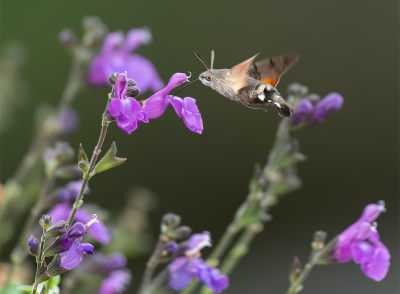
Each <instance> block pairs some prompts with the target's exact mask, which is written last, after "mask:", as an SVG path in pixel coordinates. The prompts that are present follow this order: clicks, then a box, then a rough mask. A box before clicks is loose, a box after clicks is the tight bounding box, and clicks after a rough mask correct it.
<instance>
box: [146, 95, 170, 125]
mask: <svg viewBox="0 0 400 294" xmlns="http://www.w3.org/2000/svg"><path fill="white" fill-rule="evenodd" d="M169 103H170V102H169V100H168V99H165V98H164V97H162V96H160V95H157V96H156V95H153V96H152V97H150V98H149V99H147V100H144V101H143V106H142V108H143V110H144V111H145V112H146V113H147V118H148V119H155V118H159V117H160V116H161V115H163V114H164V112H165V110H166V109H167V107H168V105H169Z"/></svg>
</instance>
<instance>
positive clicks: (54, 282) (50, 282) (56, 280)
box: [47, 276, 61, 289]
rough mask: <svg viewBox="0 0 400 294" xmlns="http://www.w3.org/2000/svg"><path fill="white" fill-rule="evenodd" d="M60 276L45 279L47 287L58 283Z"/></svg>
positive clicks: (50, 287)
mask: <svg viewBox="0 0 400 294" xmlns="http://www.w3.org/2000/svg"><path fill="white" fill-rule="evenodd" d="M60 281H61V278H60V276H55V277H52V278H51V279H50V280H48V281H47V288H49V289H52V288H53V287H56V286H57V285H58V284H60Z"/></svg>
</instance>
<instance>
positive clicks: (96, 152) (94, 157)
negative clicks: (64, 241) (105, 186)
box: [68, 89, 114, 228]
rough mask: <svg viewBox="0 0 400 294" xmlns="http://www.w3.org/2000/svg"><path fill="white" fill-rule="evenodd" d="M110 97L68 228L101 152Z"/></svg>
mask: <svg viewBox="0 0 400 294" xmlns="http://www.w3.org/2000/svg"><path fill="white" fill-rule="evenodd" d="M113 92H114V89H113V91H112V93H113ZM110 98H111V94H110V96H109V99H108V100H107V107H106V110H105V111H104V114H103V120H102V123H101V132H100V137H99V141H98V142H97V145H96V147H95V148H94V151H93V155H92V159H91V160H90V164H89V168H88V170H87V171H86V172H84V173H83V182H82V187H81V190H80V191H79V194H78V197H77V198H76V200H75V203H74V205H73V206H72V211H71V214H70V215H69V218H68V227H69V228H70V227H71V225H72V223H73V221H74V217H75V214H76V212H77V210H78V209H79V207H80V206H81V205H82V203H83V193H84V191H85V188H86V186H87V184H88V183H89V180H90V174H91V173H92V171H93V170H94V167H95V164H96V162H97V159H98V158H99V155H100V152H101V147H102V146H103V143H104V140H105V138H106V134H107V129H108V126H109V124H110V121H109V120H108V119H107V118H106V115H107V112H108V107H109V106H110V100H111V99H110Z"/></svg>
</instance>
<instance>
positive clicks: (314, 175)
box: [1, 0, 399, 294]
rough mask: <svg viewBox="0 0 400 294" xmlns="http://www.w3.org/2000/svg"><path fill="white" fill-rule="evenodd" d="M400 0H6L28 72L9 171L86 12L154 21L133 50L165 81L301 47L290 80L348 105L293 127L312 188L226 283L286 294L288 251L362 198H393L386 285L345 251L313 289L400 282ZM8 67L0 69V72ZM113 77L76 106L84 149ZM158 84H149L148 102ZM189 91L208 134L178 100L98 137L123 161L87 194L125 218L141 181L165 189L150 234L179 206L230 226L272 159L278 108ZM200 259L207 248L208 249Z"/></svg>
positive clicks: (293, 199)
mask: <svg viewBox="0 0 400 294" xmlns="http://www.w3.org/2000/svg"><path fill="white" fill-rule="evenodd" d="M398 11H399V10H398V2H397V1H385V3H383V2H380V1H355V0H346V1H345V0H341V1H317V0H309V1H293V0H284V1H196V2H194V1H141V2H139V1H114V2H112V1H77V0H74V1H63V2H61V1H50V0H43V1H22V0H13V1H2V9H1V28H2V30H1V43H2V45H4V44H5V43H6V42H7V41H20V42H21V43H22V44H23V45H24V46H26V48H27V50H28V52H29V58H28V61H27V64H26V65H25V67H24V68H23V72H22V76H21V78H22V79H23V80H25V81H26V83H27V84H28V87H29V92H28V94H26V95H27V97H26V100H25V102H24V103H23V104H22V105H21V106H20V107H18V108H17V111H16V112H15V118H14V123H13V124H12V126H11V128H10V129H8V130H7V131H6V132H5V133H3V135H2V137H1V182H3V183H4V182H5V181H6V179H7V178H9V177H10V176H11V175H12V173H13V172H14V170H15V168H16V166H17V164H18V163H19V161H20V159H21V157H22V156H23V154H24V153H25V152H26V151H27V146H28V143H29V142H30V140H31V134H32V129H33V125H32V121H33V115H34V113H33V109H34V108H35V107H36V106H37V105H38V104H40V103H44V102H45V103H49V104H52V105H56V104H57V101H58V99H59V96H60V94H61V91H62V89H63V87H64V84H65V80H66V77H67V73H68V69H69V66H70V57H69V56H68V54H67V53H66V52H65V50H64V48H63V47H62V46H61V45H60V44H59V43H58V41H57V35H58V32H59V31H60V30H61V29H63V28H65V27H69V28H72V29H73V30H74V31H75V32H76V33H77V34H80V33H81V28H80V22H81V19H82V17H83V16H85V15H98V16H100V17H101V19H102V20H103V21H104V22H105V23H106V24H107V25H108V27H109V29H110V30H111V31H116V30H123V31H125V32H126V31H127V30H129V29H130V28H134V27H142V26H148V27H150V28H151V30H152V34H153V42H152V44H150V45H149V46H143V47H141V48H140V49H139V50H138V53H140V54H142V55H144V56H145V57H147V58H149V59H150V60H151V61H152V62H153V63H154V65H155V66H156V67H157V69H158V71H159V74H160V75H161V77H162V79H163V80H164V81H165V82H167V81H168V80H169V78H170V76H171V75H172V74H173V73H175V72H187V71H191V72H192V73H193V75H194V76H197V75H198V74H199V73H201V72H202V71H204V67H203V65H202V64H201V63H200V62H199V61H198V60H197V58H196V57H195V56H194V54H193V51H194V50H197V51H199V52H200V53H201V54H202V55H203V57H204V58H205V59H206V60H207V61H209V56H210V51H211V50H212V49H214V50H215V53H216V59H215V67H216V68H227V67H231V66H233V65H235V64H237V63H238V62H240V61H243V60H245V59H247V58H249V57H250V56H252V55H254V54H255V53H257V52H261V54H260V57H259V58H266V57H270V56H274V55H277V54H282V53H290V52H298V53H300V60H299V63H298V64H297V65H296V66H295V67H294V68H293V69H292V70H290V71H289V72H288V73H287V74H285V76H284V77H283V78H282V80H281V82H280V84H279V87H278V89H279V90H280V92H281V93H282V94H285V93H286V88H287V86H288V85H289V84H290V83H293V82H299V83H301V84H304V85H307V86H308V87H309V89H310V92H312V93H318V94H319V95H321V96H324V95H326V94H328V93H329V92H333V91H335V92H339V93H340V94H342V95H343V97H344V99H345V103H344V107H343V110H342V111H340V112H339V113H337V114H335V115H332V116H331V117H329V118H328V119H327V120H326V122H324V123H323V124H322V125H319V126H316V127H313V128H309V129H304V130H301V131H299V132H297V133H296V134H295V137H297V138H298V140H299V142H300V150H301V152H302V153H304V154H305V155H307V157H308V160H307V161H306V162H305V163H302V164H301V165H300V168H299V175H300V177H301V178H302V179H303V181H304V186H303V187H302V188H301V189H300V190H298V191H296V192H294V193H292V194H290V195H288V196H287V197H284V198H282V200H281V201H280V203H279V205H278V206H276V207H274V208H273V209H272V211H271V214H272V216H273V221H272V222H269V223H267V225H266V227H265V230H264V232H263V233H262V234H261V235H259V236H258V237H257V239H256V240H255V242H254V243H253V245H252V247H251V251H250V253H249V254H248V256H246V257H245V258H244V260H243V262H242V263H241V264H240V266H239V267H238V269H237V270H236V271H235V272H234V273H233V275H232V276H231V283H230V287H229V289H228V290H227V291H226V292H225V293H232V294H236V293H237V294H239V293H243V292H244V291H247V292H249V293H285V291H286V289H287V287H288V278H287V275H288V270H289V267H290V264H291V261H292V257H293V255H295V254H298V255H299V257H300V260H301V261H302V262H303V263H305V261H306V258H307V257H308V254H309V251H310V242H311V239H312V235H313V233H314V232H315V231H316V230H324V231H326V232H328V235H329V236H328V238H331V237H334V236H335V235H336V234H338V233H340V232H341V231H343V230H344V229H345V228H347V226H349V225H350V224H351V223H353V222H354V221H355V220H357V219H358V218H359V216H360V215H361V212H362V209H363V208H364V207H365V205H367V204H369V203H376V202H377V201H378V200H381V199H383V200H385V201H386V204H387V213H385V214H383V215H381V216H380V217H379V219H378V223H379V232H380V234H381V239H382V241H383V242H384V243H385V244H386V245H387V246H388V248H389V250H390V252H391V254H392V260H391V261H392V265H391V268H390V270H389V273H388V275H387V277H386V278H385V279H384V280H383V281H382V282H379V283H376V282H374V281H372V280H371V279H368V278H366V277H365V276H364V274H363V273H362V271H361V269H360V267H359V266H358V265H356V264H354V263H352V262H350V263H348V264H341V265H334V266H323V267H322V266H320V267H317V268H315V270H314V271H313V272H312V274H311V276H310V277H309V278H308V280H307V281H306V283H305V290H304V293H325V294H331V293H332V294H333V293H364V294H367V293H368V294H369V293H371V294H372V293H374V294H375V293H398V292H397V291H398V290H399V288H398V287H399V284H398V277H399V264H398V260H399V242H398V241H399V200H398V199H399V198H398V195H399V184H398V179H399V169H398V162H399V157H398V154H399V153H398V147H399V146H398V142H399V140H398V131H399V128H398V121H399V115H398V114H399V103H398V99H399V68H398V66H399V57H398V56H399V55H398V54H399V27H398ZM2 74H3V75H7V73H6V72H2ZM108 91H109V89H107V88H97V89H88V90H86V91H85V92H84V93H82V94H80V95H79V97H78V98H77V100H76V101H75V103H74V107H75V108H76V109H77V111H78V112H79V114H80V116H81V126H80V128H79V130H78V131H77V132H76V133H75V134H73V135H72V136H71V137H69V138H68V140H69V142H70V143H71V145H72V146H75V147H77V146H78V144H79V143H82V144H83V145H84V146H86V148H87V151H88V152H89V150H91V148H92V146H94V145H95V143H96V142H97V138H98V134H99V131H100V121H101V114H102V112H103V109H104V104H105V101H106V95H107V93H108ZM149 95H150V93H144V95H143V96H142V97H143V98H146V97H148V96H149ZM185 96H191V97H194V98H196V99H197V104H198V106H199V109H200V111H201V114H202V117H203V121H204V132H203V134H201V135H198V134H196V133H193V132H190V131H189V130H188V129H187V128H186V127H185V125H184V124H183V122H182V119H180V118H178V117H177V116H176V114H175V113H174V111H173V110H172V109H168V110H167V112H166V114H165V115H164V116H163V117H161V118H159V119H157V120H154V121H151V122H150V123H149V124H142V125H140V127H139V128H138V130H136V131H135V132H134V133H133V134H132V135H130V136H128V135H127V134H125V133H124V132H123V131H121V130H119V129H118V128H117V126H116V124H113V125H112V126H111V128H110V129H109V132H108V136H107V138H106V143H105V146H109V145H110V144H111V142H112V141H116V142H117V145H118V155H119V156H121V157H127V158H128V161H127V162H126V163H124V164H123V165H122V166H121V167H118V169H115V170H113V171H111V172H107V173H102V174H99V175H97V176H96V177H95V178H94V179H93V180H92V181H91V182H90V188H91V190H92V193H91V194H90V195H89V196H87V197H86V200H87V201H90V202H96V203H98V204H99V205H101V206H103V207H107V208H108V209H110V211H111V212H112V213H114V215H117V214H118V212H119V210H120V209H121V207H122V206H123V205H124V203H125V198H126V195H127V193H126V191H127V189H128V188H129V187H131V186H132V185H141V186H144V187H147V188H149V189H151V190H153V191H154V192H155V193H156V194H157V195H158V196H159V204H160V205H159V207H158V209H157V210H156V211H155V212H154V213H152V215H151V219H152V222H153V224H154V227H153V232H154V235H156V234H157V233H158V227H157V225H156V224H158V222H159V220H160V218H161V216H162V215H163V214H164V213H166V212H175V213H177V214H180V215H181V216H182V219H183V222H184V224H185V225H189V226H191V227H192V228H193V229H194V231H195V232H201V231H203V230H209V231H210V232H211V233H212V237H213V240H214V242H216V241H217V240H218V239H219V237H220V236H221V235H222V233H223V231H224V229H225V227H226V226H227V224H228V223H229V222H230V221H231V219H232V216H233V214H234V212H235V210H236V208H237V207H238V206H239V205H240V203H242V201H243V200H244V198H245V196H246V195H247V187H248V181H249V178H250V176H251V173H252V169H253V165H254V163H255V162H261V163H262V164H264V163H265V160H266V156H267V153H268V152H269V149H270V148H271V145H272V140H273V138H274V135H275V131H276V127H277V124H278V122H279V119H280V118H279V116H278V115H277V113H276V110H275V109H273V108H269V111H268V113H263V112H257V111H252V110H250V109H247V108H245V107H243V106H242V105H240V104H238V103H233V102H231V101H229V100H228V99H226V98H224V97H223V96H221V95H219V94H218V93H216V92H214V91H212V90H211V89H209V88H206V87H204V86H202V85H201V84H200V83H196V84H194V85H193V86H191V87H189V88H188V89H186V90H185V91H184V92H182V96H181V97H185ZM204 254H205V255H207V250H204ZM145 260H146V257H143V258H141V259H137V260H135V261H133V262H130V268H131V269H132V271H133V283H132V288H133V289H135V288H137V287H138V284H139V281H140V278H141V277H140V275H141V272H142V269H143V267H144V265H145Z"/></svg>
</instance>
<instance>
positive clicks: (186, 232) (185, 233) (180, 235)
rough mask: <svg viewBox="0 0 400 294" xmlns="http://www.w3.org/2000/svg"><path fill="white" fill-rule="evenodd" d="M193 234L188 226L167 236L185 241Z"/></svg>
mask: <svg viewBox="0 0 400 294" xmlns="http://www.w3.org/2000/svg"><path fill="white" fill-rule="evenodd" d="M190 234H192V229H191V228H189V227H187V226H180V227H177V228H175V229H172V230H170V231H169V232H168V233H167V236H168V237H169V238H171V239H185V238H187V237H189V236H190Z"/></svg>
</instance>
